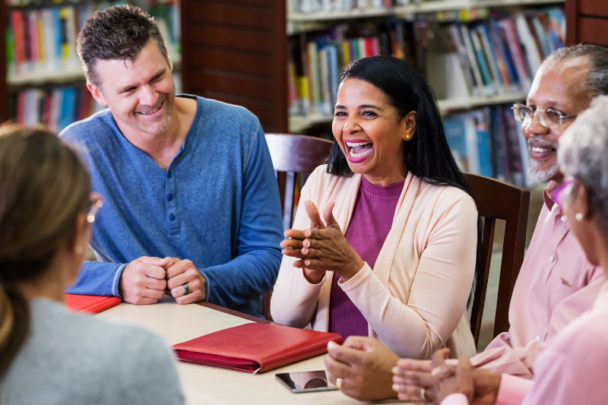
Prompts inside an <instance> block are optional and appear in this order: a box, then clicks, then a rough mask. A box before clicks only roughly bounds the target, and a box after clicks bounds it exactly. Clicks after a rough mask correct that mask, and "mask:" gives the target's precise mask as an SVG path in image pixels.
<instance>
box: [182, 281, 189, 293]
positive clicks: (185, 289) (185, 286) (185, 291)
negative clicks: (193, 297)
mask: <svg viewBox="0 0 608 405" xmlns="http://www.w3.org/2000/svg"><path fill="white" fill-rule="evenodd" d="M182 287H184V295H188V294H190V288H189V287H188V283H184V284H182Z"/></svg>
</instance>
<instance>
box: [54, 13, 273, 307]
mask: <svg viewBox="0 0 608 405" xmlns="http://www.w3.org/2000/svg"><path fill="white" fill-rule="evenodd" d="M78 54H79V56H80V58H81V59H82V62H83V66H84V67H85V73H86V76H87V86H88V88H89V90H90V91H91V93H92V95H93V97H94V98H95V100H97V102H99V103H100V104H101V105H103V106H106V107H108V109H107V110H104V111H102V112H100V113H98V114H95V115H94V116H92V117H90V118H88V119H86V120H83V121H80V122H77V123H75V124H73V125H71V126H70V127H68V128H66V129H65V130H64V131H63V132H62V133H61V134H60V136H61V137H62V138H63V139H64V140H66V141H68V142H70V143H72V144H75V145H77V147H78V148H79V149H80V150H81V152H82V154H83V157H84V159H85V160H86V162H87V164H88V166H89V169H90V171H91V176H92V179H93V188H94V190H95V191H97V192H98V193H100V194H101V195H102V196H103V197H104V200H105V201H104V207H103V208H102V209H101V210H100V211H99V214H98V216H97V219H96V221H95V224H94V226H93V235H92V241H91V245H92V247H93V249H94V250H95V252H96V254H97V256H98V259H99V260H100V261H99V262H87V263H85V265H84V267H83V269H82V272H81V275H80V277H79V279H78V281H77V282H76V284H75V285H74V286H73V287H72V288H71V289H70V291H69V292H71V293H76V294H95V295H118V296H122V297H123V299H124V300H125V301H126V302H130V303H134V304H153V303H156V302H157V301H158V300H159V299H160V298H162V297H163V295H164V294H165V289H167V288H168V289H169V290H170V292H171V295H172V296H173V297H175V299H176V301H177V302H178V303H179V304H188V303H191V302H198V301H201V300H206V301H208V302H211V303H214V304H219V305H222V306H225V307H229V308H233V309H236V310H238V311H242V312H246V313H249V314H255V315H259V314H261V300H260V295H261V294H263V293H264V292H266V291H268V290H271V289H272V287H273V286H274V283H275V280H276V276H277V273H278V270H279V265H280V261H281V250H280V246H279V244H280V242H281V240H282V239H283V238H282V232H281V230H282V226H281V217H280V210H281V207H280V200H279V193H278V187H277V183H276V178H275V175H274V170H273V167H272V161H271V159H270V154H269V152H268V147H267V145H266V140H265V138H264V132H263V131H262V128H261V126H260V123H259V121H258V119H257V118H256V117H255V116H254V115H253V114H251V113H250V112H249V111H247V110H246V109H244V108H241V107H237V106H233V105H229V104H224V103H221V102H218V101H214V100H209V99H204V98H201V97H195V96H188V95H182V96H176V95H175V85H174V82H173V78H172V76H171V71H172V65H171V61H170V60H169V57H168V55H167V50H166V48H165V45H164V43H163V40H162V37H161V35H160V32H159V30H158V27H157V26H156V24H155V23H154V21H153V20H152V19H151V18H149V16H148V15H147V14H146V13H144V12H143V11H141V10H140V9H139V8H137V7H133V6H117V7H110V8H109V9H106V10H105V11H102V12H97V13H96V14H95V15H94V16H93V17H91V18H90V19H89V20H88V21H87V22H86V23H85V25H84V27H83V29H82V31H81V32H80V34H79V38H78Z"/></svg>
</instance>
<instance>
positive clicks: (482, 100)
mask: <svg viewBox="0 0 608 405" xmlns="http://www.w3.org/2000/svg"><path fill="white" fill-rule="evenodd" d="M526 95H527V94H526V93H522V92H518V93H513V94H501V95H497V96H494V97H468V98H459V99H449V100H439V101H438V104H439V110H440V111H441V113H442V114H446V113H448V112H449V111H453V110H470V109H471V108H476V107H484V106H488V105H494V104H505V103H514V102H516V101H520V100H525V98H526ZM332 119H333V116H332V115H318V114H312V115H309V116H290V117H289V130H290V131H291V132H301V131H303V130H305V129H306V128H309V127H311V126H313V125H318V124H324V123H329V122H330V121H331V120H332Z"/></svg>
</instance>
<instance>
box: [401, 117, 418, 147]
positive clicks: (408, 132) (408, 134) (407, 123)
mask: <svg viewBox="0 0 608 405" xmlns="http://www.w3.org/2000/svg"><path fill="white" fill-rule="evenodd" d="M415 133H416V111H410V112H409V113H408V114H407V115H406V116H405V117H403V118H402V119H401V138H403V140H404V141H406V142H407V141H411V140H412V138H413V137H414V134H415Z"/></svg>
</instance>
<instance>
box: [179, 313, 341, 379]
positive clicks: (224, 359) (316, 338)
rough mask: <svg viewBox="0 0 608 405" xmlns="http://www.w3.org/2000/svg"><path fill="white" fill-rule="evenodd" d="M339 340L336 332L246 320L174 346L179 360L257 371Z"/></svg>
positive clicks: (324, 348) (315, 352)
mask: <svg viewBox="0 0 608 405" xmlns="http://www.w3.org/2000/svg"><path fill="white" fill-rule="evenodd" d="M342 340H343V339H342V336H340V335H338V334H337V333H325V332H316V331H312V330H306V329H296V328H290V327H287V326H281V325H272V324H264V323H248V324H246V325H241V326H237V327H234V328H228V329H224V330H221V331H219V332H214V333H210V334H208V335H205V336H201V337H199V338H196V339H192V340H189V341H187V342H184V343H179V344H177V345H175V346H173V349H174V350H175V353H176V355H177V358H178V360H181V361H187V362H190V363H198V364H205V365H208V366H217V367H223V368H229V369H231V370H239V371H246V372H248V373H254V374H257V373H263V372H265V371H268V370H272V369H275V368H279V367H281V366H284V365H286V364H291V363H295V362H297V361H300V360H304V359H307V358H309V357H313V356H317V355H319V354H323V353H325V352H326V351H327V343H329V342H330V341H333V342H336V343H342Z"/></svg>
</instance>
